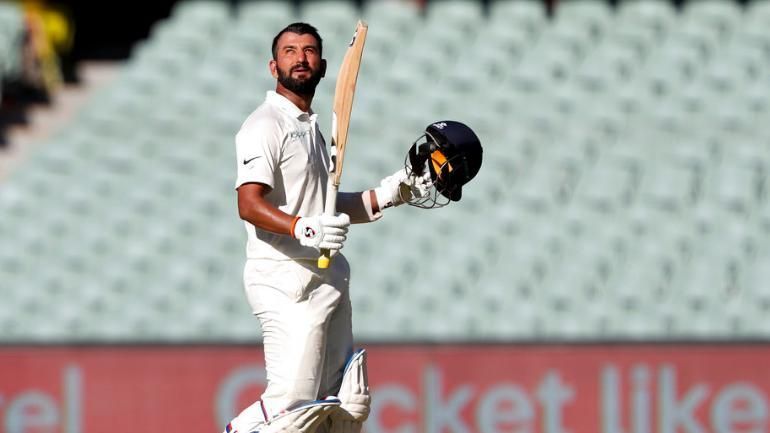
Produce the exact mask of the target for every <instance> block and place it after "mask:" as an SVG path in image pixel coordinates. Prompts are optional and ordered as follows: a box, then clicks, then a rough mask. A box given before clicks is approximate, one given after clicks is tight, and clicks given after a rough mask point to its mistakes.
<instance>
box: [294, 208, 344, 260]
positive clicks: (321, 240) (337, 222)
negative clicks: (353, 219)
mask: <svg viewBox="0 0 770 433" xmlns="http://www.w3.org/2000/svg"><path fill="white" fill-rule="evenodd" d="M349 226H350V217H349V216H348V215H347V214H344V213H340V214H337V215H325V214H321V215H316V216H314V217H301V218H299V219H298V220H297V222H296V223H295V224H294V233H293V235H294V237H295V238H296V239H297V240H299V243H300V244H301V245H304V246H306V247H312V248H316V249H328V250H330V251H331V252H332V254H334V253H336V252H337V251H339V250H340V249H341V248H342V243H343V242H345V239H347V236H346V235H347V232H348V227H349Z"/></svg>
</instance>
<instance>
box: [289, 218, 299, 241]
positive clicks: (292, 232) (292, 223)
mask: <svg viewBox="0 0 770 433" xmlns="http://www.w3.org/2000/svg"><path fill="white" fill-rule="evenodd" d="M299 219H300V216H299V215H297V216H295V217H294V219H293V220H292V221H291V228H290V229H289V236H291V237H293V238H294V239H297V238H296V237H295V236H294V227H296V226H297V221H299Z"/></svg>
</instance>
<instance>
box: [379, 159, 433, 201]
mask: <svg viewBox="0 0 770 433" xmlns="http://www.w3.org/2000/svg"><path fill="white" fill-rule="evenodd" d="M432 186H433V181H432V180H431V177H430V173H428V172H426V173H425V174H424V175H422V176H416V175H414V174H411V173H407V170H406V169H405V168H402V169H401V170H398V171H397V172H395V173H393V174H392V175H390V176H388V177H386V178H385V179H382V181H381V182H380V186H378V187H377V188H375V189H374V192H375V194H377V205H379V207H380V209H387V208H389V207H391V206H398V205H400V204H403V203H406V202H409V201H411V200H415V199H419V198H422V197H425V196H427V195H428V193H429V192H430V189H431V187H432Z"/></svg>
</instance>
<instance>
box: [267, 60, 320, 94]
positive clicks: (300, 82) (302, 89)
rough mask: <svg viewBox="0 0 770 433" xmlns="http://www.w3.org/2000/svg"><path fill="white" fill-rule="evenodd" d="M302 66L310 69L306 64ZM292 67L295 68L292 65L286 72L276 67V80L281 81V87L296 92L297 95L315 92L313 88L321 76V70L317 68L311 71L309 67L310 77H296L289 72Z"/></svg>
mask: <svg viewBox="0 0 770 433" xmlns="http://www.w3.org/2000/svg"><path fill="white" fill-rule="evenodd" d="M304 67H305V68H308V69H310V68H309V67H308V66H304ZM294 68H296V66H293V67H292V68H291V69H289V72H288V73H284V71H282V70H281V68H278V82H279V83H281V85H282V86H283V87H285V88H286V89H288V90H290V91H292V92H294V93H296V94H297V95H313V94H315V88H316V86H318V83H319V82H320V81H321V78H322V77H323V74H322V73H321V70H320V69H318V70H316V71H313V70H312V69H311V74H310V77H308V78H299V79H298V78H293V77H292V76H291V72H292V70H293V69H294Z"/></svg>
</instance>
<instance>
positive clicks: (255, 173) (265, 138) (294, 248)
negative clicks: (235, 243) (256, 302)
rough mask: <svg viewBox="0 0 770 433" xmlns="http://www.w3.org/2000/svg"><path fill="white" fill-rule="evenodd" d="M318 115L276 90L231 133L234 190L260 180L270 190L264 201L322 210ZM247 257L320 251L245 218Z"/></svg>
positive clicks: (294, 211) (301, 210) (288, 208)
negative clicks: (298, 105) (233, 153)
mask: <svg viewBox="0 0 770 433" xmlns="http://www.w3.org/2000/svg"><path fill="white" fill-rule="evenodd" d="M316 118H317V115H316V114H314V113H313V112H312V111H311V112H310V113H305V112H303V111H301V110H300V109H299V108H297V106H296V105H294V104H293V103H292V102H291V101H289V100H288V99H286V98H285V97H283V96H281V95H279V94H278V93H276V92H274V91H269V92H267V96H266V97H265V102H264V103H262V105H260V106H259V107H257V109H256V110H254V112H252V113H251V114H250V115H249V117H248V118H246V120H245V121H244V122H243V125H241V129H240V131H238V134H237V135H236V136H235V154H236V158H237V160H236V164H237V165H238V170H237V179H236V181H235V188H236V189H237V188H238V187H240V186H241V185H243V184H245V183H262V184H265V185H267V186H269V187H270V188H271V191H270V192H269V193H268V194H267V195H266V196H265V199H266V200H267V201H268V202H270V203H271V204H273V205H274V206H275V207H277V208H278V209H280V210H281V211H283V212H286V213H287V214H289V215H299V216H314V215H318V214H321V213H323V208H324V200H325V196H326V181H327V178H328V171H329V156H328V153H327V151H326V143H325V142H324V139H323V136H322V135H321V132H320V130H319V129H318V124H317V123H316ZM244 224H245V227H246V233H247V234H248V241H247V244H246V257H247V258H249V259H262V258H270V259H309V260H316V259H317V258H318V250H316V249H315V248H310V247H303V246H302V245H300V243H299V241H297V240H296V239H294V238H293V237H292V236H289V235H288V234H276V233H271V232H268V231H265V230H262V229H259V228H257V227H255V226H254V225H253V224H251V223H249V222H246V221H244Z"/></svg>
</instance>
